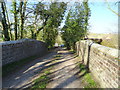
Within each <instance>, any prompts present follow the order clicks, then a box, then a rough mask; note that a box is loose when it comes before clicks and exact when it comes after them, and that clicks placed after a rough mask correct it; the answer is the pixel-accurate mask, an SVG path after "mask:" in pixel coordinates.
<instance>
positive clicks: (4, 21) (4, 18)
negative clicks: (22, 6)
mask: <svg viewBox="0 0 120 90" xmlns="http://www.w3.org/2000/svg"><path fill="white" fill-rule="evenodd" d="M1 8H2V14H3V18H2V25H3V34H4V40H5V41H9V40H10V37H9V33H8V25H7V21H6V14H5V2H1Z"/></svg>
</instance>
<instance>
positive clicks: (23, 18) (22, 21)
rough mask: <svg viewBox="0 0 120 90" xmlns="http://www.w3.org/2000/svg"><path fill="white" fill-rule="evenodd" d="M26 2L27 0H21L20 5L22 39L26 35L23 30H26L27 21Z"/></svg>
mask: <svg viewBox="0 0 120 90" xmlns="http://www.w3.org/2000/svg"><path fill="white" fill-rule="evenodd" d="M26 4H27V1H26V0H25V1H22V0H21V1H20V7H19V12H20V22H21V23H20V32H21V35H20V38H21V39H22V38H23V37H24V36H23V30H24V23H25V11H26Z"/></svg>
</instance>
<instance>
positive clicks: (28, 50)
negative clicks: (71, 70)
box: [0, 39, 47, 65]
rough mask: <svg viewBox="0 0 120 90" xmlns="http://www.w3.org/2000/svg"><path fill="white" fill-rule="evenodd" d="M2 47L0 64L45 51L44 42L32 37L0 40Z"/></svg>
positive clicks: (41, 53)
mask: <svg viewBox="0 0 120 90" xmlns="http://www.w3.org/2000/svg"><path fill="white" fill-rule="evenodd" d="M0 46H1V47H2V65H5V64H8V63H11V62H15V61H18V60H21V59H25V58H27V57H30V56H35V55H41V56H42V55H43V54H45V53H46V52H47V48H46V44H45V43H44V42H41V41H37V40H33V39H21V40H17V41H6V42H0Z"/></svg>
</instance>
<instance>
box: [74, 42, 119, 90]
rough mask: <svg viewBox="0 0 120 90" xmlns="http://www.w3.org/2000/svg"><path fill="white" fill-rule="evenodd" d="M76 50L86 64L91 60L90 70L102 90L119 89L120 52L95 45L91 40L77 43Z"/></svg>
mask: <svg viewBox="0 0 120 90" xmlns="http://www.w3.org/2000/svg"><path fill="white" fill-rule="evenodd" d="M76 49H77V54H78V55H79V56H80V57H81V60H84V63H85V64H87V61H88V60H89V69H90V71H91V73H92V74H93V76H94V77H95V78H96V79H97V80H98V82H99V83H100V85H101V87H102V88H118V86H119V83H118V82H119V79H118V77H119V74H118V72H119V68H120V66H119V64H118V61H119V59H118V54H119V53H118V52H119V50H117V49H113V48H109V47H105V46H102V45H99V44H96V43H93V42H92V41H90V40H83V41H79V42H77V43H76ZM88 55H89V56H88Z"/></svg>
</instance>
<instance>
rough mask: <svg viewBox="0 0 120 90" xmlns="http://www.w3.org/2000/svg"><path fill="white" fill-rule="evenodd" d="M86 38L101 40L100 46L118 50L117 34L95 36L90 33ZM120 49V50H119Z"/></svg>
mask: <svg viewBox="0 0 120 90" xmlns="http://www.w3.org/2000/svg"><path fill="white" fill-rule="evenodd" d="M88 38H101V39H102V40H103V41H102V43H101V45H104V46H107V47H111V48H116V49H118V48H119V47H118V46H119V45H118V42H120V40H119V39H118V34H96V33H90V34H89V35H88ZM119 49H120V48H119Z"/></svg>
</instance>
